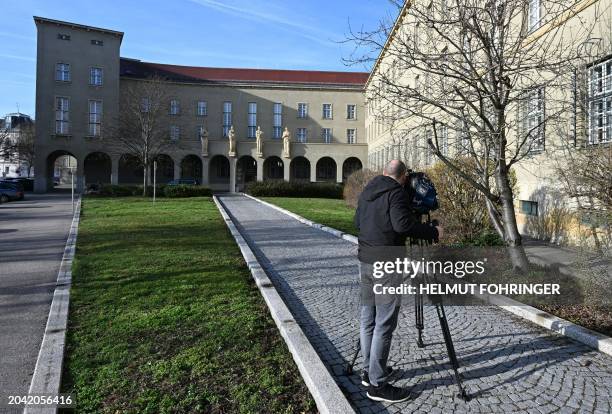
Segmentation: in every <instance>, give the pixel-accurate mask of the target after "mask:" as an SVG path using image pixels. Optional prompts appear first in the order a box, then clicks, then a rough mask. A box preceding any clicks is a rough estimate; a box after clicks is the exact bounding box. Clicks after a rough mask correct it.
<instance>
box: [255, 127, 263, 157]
mask: <svg viewBox="0 0 612 414" xmlns="http://www.w3.org/2000/svg"><path fill="white" fill-rule="evenodd" d="M255 137H256V138H257V156H258V157H259V158H263V131H262V130H261V127H257V132H255Z"/></svg>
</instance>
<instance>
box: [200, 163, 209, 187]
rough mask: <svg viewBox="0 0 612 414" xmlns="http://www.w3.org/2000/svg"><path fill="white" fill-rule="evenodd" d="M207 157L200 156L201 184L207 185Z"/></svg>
mask: <svg viewBox="0 0 612 414" xmlns="http://www.w3.org/2000/svg"><path fill="white" fill-rule="evenodd" d="M209 161H210V160H209V158H208V157H204V158H202V185H203V186H208V164H209Z"/></svg>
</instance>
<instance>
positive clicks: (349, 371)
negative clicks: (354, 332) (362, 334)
mask: <svg viewBox="0 0 612 414" xmlns="http://www.w3.org/2000/svg"><path fill="white" fill-rule="evenodd" d="M360 348H361V342H360V340H359V337H357V345H356V346H355V354H354V355H353V358H352V359H351V362H349V363H348V364H347V365H346V374H347V375H352V374H353V367H354V366H355V361H357V356H359V351H360Z"/></svg>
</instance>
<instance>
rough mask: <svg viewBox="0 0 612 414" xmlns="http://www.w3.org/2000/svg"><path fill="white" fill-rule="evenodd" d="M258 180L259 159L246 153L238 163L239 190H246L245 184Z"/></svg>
mask: <svg viewBox="0 0 612 414" xmlns="http://www.w3.org/2000/svg"><path fill="white" fill-rule="evenodd" d="M256 180H257V161H255V158H253V157H251V156H249V155H244V156H242V157H240V159H239V160H238V164H237V165H236V185H237V186H238V191H244V188H245V186H246V185H247V184H248V183H250V182H253V181H256Z"/></svg>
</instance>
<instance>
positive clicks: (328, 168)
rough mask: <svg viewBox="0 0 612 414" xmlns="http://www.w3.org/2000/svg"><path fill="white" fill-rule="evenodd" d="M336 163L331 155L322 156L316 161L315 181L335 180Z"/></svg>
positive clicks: (333, 181)
mask: <svg viewBox="0 0 612 414" xmlns="http://www.w3.org/2000/svg"><path fill="white" fill-rule="evenodd" d="M337 173H338V172H337V164H336V161H334V159H333V158H331V157H323V158H321V159H319V161H317V181H327V182H332V183H335V182H336V175H337Z"/></svg>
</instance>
